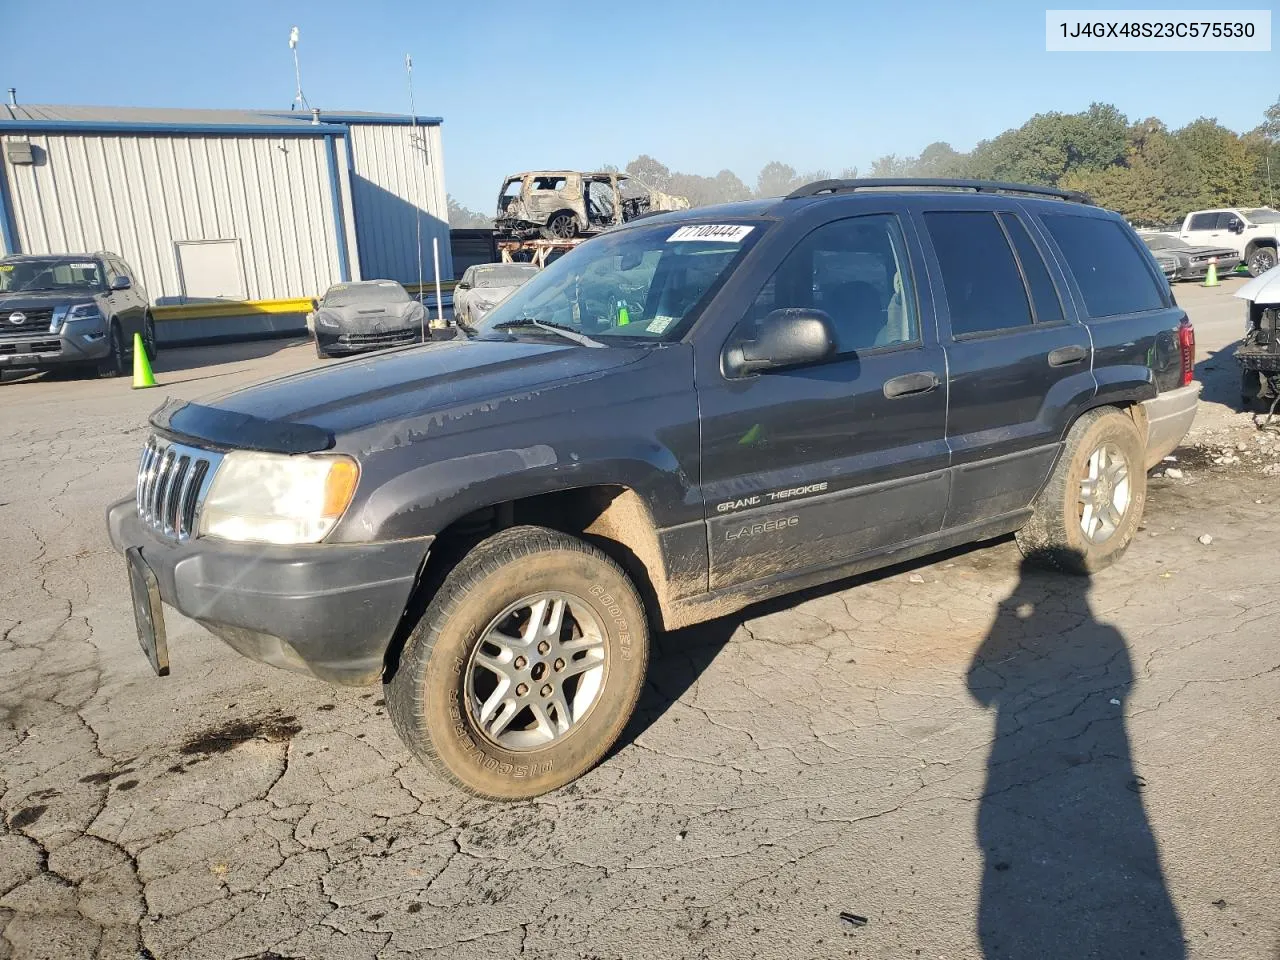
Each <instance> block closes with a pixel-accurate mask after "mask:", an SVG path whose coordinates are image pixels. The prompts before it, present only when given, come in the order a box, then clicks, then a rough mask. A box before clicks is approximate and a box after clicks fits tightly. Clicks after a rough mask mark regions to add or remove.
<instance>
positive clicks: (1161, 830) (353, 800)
mask: <svg viewBox="0 0 1280 960" xmlns="http://www.w3.org/2000/svg"><path fill="white" fill-rule="evenodd" d="M1239 282H1240V281H1238V280H1234V279H1233V280H1230V281H1228V282H1227V283H1226V284H1224V286H1222V287H1219V288H1215V289H1204V288H1201V287H1198V286H1194V285H1181V286H1179V287H1178V288H1177V290H1176V293H1177V296H1178V299H1179V302H1180V303H1182V304H1183V305H1184V306H1185V307H1186V308H1187V309H1188V311H1189V313H1190V314H1191V316H1192V319H1193V320H1194V321H1195V323H1196V326H1197V333H1198V338H1199V356H1200V360H1201V363H1200V365H1199V368H1198V370H1199V375H1200V377H1201V378H1202V379H1203V380H1204V381H1205V382H1206V384H1207V390H1206V395H1205V399H1204V400H1203V401H1202V411H1201V415H1200V419H1199V421H1198V423H1197V426H1196V428H1195V429H1194V431H1193V434H1192V435H1191V437H1190V438H1189V448H1188V449H1184V450H1183V451H1180V452H1179V453H1178V457H1179V461H1178V464H1177V465H1176V470H1175V473H1174V474H1172V475H1161V476H1157V477H1155V478H1153V479H1152V481H1151V490H1150V499H1149V501H1148V504H1147V519H1146V525H1145V528H1144V529H1143V531H1142V532H1141V533H1140V534H1139V537H1138V539H1137V540H1135V542H1134V544H1133V546H1132V548H1131V549H1130V551H1129V553H1128V554H1127V556H1126V557H1125V558H1124V560H1123V561H1122V562H1121V563H1119V564H1118V565H1117V566H1115V567H1113V568H1111V569H1109V570H1107V571H1105V572H1104V573H1102V574H1100V575H1099V576H1097V577H1096V578H1095V579H1094V580H1093V581H1091V582H1090V581H1085V580H1079V579H1071V578H1065V577H1055V576H1049V575H1045V574H1041V573H1038V572H1033V571H1024V570H1022V569H1021V567H1020V563H1019V560H1020V558H1019V554H1018V551H1017V548H1016V546H1015V545H1014V544H1013V542H1012V540H1000V541H996V542H992V543H987V544H984V545H981V546H979V547H976V548H971V549H965V550H961V551H957V552H953V553H950V554H947V555H943V556H939V557H934V558H930V559H929V560H927V561H922V562H917V563H913V564H910V565H907V566H903V567H898V568H894V569H891V570H889V571H887V572H885V573H882V574H876V575H873V576H870V577H866V578H861V579H859V580H857V581H845V582H843V583H839V584H835V585H832V586H831V587H828V588H825V589H823V590H819V591H816V592H810V593H808V594H805V595H803V596H800V597H792V598H786V599H783V600H781V601H775V602H773V603H771V604H769V605H766V606H764V607H755V608H751V609H749V610H748V611H746V612H745V613H744V614H741V615H737V616H734V617H732V618H728V619H724V620H719V621H715V622H712V623H710V624H705V625H702V626H699V627H695V628H691V629H688V630H684V631H680V632H678V633H674V634H669V635H665V636H661V637H659V638H657V640H656V646H655V649H654V655H653V662H652V666H651V680H650V682H649V684H648V686H647V688H646V691H645V694H644V697H643V699H642V701H641V705H640V710H639V712H638V714H637V717H636V719H635V721H634V722H633V724H632V725H631V727H630V728H629V729H628V731H627V732H626V734H625V735H624V736H623V738H622V741H621V742H620V744H619V745H618V747H617V748H616V749H615V751H614V753H613V755H612V756H611V757H610V758H609V759H607V760H606V762H604V763H603V764H602V765H601V766H600V767H598V768H597V769H595V770H594V771H593V772H591V773H590V774H588V775H587V776H586V777H584V778H583V779H582V780H581V781H578V782H577V783H575V784H573V785H571V786H569V787H566V788H564V789H562V790H560V791H558V792H556V793H553V794H551V795H549V796H547V797H544V798H541V799H539V800H537V801H533V802H528V803H519V804H495V803H486V802H481V801H477V800H473V799H469V798H467V797H464V796H462V795H461V794H459V793H457V792H454V791H452V790H450V789H449V788H447V787H445V786H444V785H443V784H441V783H439V782H437V781H436V780H434V779H433V778H432V777H431V776H430V775H428V774H427V773H426V771H425V770H424V769H423V768H421V767H420V766H419V765H417V764H416V763H415V762H414V761H413V760H412V759H411V758H410V756H409V755H408V753H407V752H406V751H405V750H404V749H403V747H402V746H401V744H400V742H399V741H398V740H397V738H396V736H395V734H394V732H393V731H392V729H391V726H390V723H389V721H388V718H387V717H386V714H385V708H384V704H383V700H382V691H381V689H380V688H377V687H371V688H367V689H334V688H331V687H328V686H326V685H324V684H322V683H319V682H317V681H311V680H307V679H303V678H299V677H296V676H293V675H291V674H288V673H285V672H283V671H280V670H276V669H273V668H270V667H267V666H263V665H260V664H257V663H253V662H250V661H248V660H246V659H244V658H242V657H240V656H239V655H237V654H236V653H234V652H233V651H232V650H231V649H230V648H229V647H227V646H225V645H224V644H223V643H222V642H221V641H218V640H216V639H214V638H213V637H212V636H211V635H209V634H208V633H206V632H205V631H204V630H203V629H202V628H200V627H198V626H197V625H195V624H194V623H191V622H190V621H186V620H184V619H182V618H181V617H180V616H178V615H177V614H176V613H174V612H173V611H172V610H170V611H169V620H168V631H169V647H170V656H171V658H172V663H173V674H172V676H170V677H168V678H166V679H157V678H156V677H154V676H153V675H152V673H151V671H150V668H149V667H148V665H147V662H146V660H145V659H144V657H143V655H142V654H141V653H140V651H139V650H138V647H137V641H136V639H135V636H134V626H133V621H132V613H131V611H130V606H129V602H128V589H127V584H126V580H125V573H124V567H123V562H122V561H121V559H120V558H119V557H118V556H117V555H116V554H115V553H114V552H113V551H112V549H111V548H110V546H109V544H108V543H107V540H106V535H105V530H104V524H103V513H104V510H105V508H106V506H107V504H108V503H110V502H112V501H114V500H116V499H118V498H119V497H121V496H124V495H126V494H128V493H129V491H130V490H131V489H132V488H133V485H134V476H135V470H136V466H137V455H138V451H139V449H140V446H141V444H142V442H143V440H144V438H145V437H146V435H147V427H146V415H147V414H148V412H149V411H150V410H151V409H153V408H154V407H156V406H157V405H159V403H160V402H161V401H162V400H163V399H164V398H165V396H166V395H168V396H174V397H185V398H196V397H203V396H208V395H210V394H213V393H216V392H220V391H223V390H228V389H232V388H234V387H236V386H238V385H242V384H245V383H249V382H252V381H256V380H259V379H262V378H265V377H270V376H276V375H280V374H284V373H288V372H291V371H295V370H300V369H305V368H309V367H312V366H315V365H317V364H319V363H322V362H323V361H320V360H317V359H316V357H315V354H314V351H313V350H312V348H311V346H310V344H309V343H307V342H304V341H297V340H293V341H290V340H273V341H260V342H257V343H249V344H237V345H227V346H216V347H202V348H190V349H183V350H171V351H168V352H165V353H162V354H161V356H160V358H159V361H158V363H157V368H156V371H157V378H158V379H159V380H160V382H161V387H160V388H159V389H157V390H149V391H132V390H130V388H129V384H128V381H127V380H83V381H75V380H50V379H48V378H44V377H36V376H32V377H25V378H17V379H15V378H14V377H13V375H12V374H9V375H7V376H6V379H5V382H4V383H3V384H0V409H2V410H3V414H4V415H3V418H2V419H0V571H2V572H0V632H2V636H3V640H2V641H0V717H2V718H3V723H2V724H0V770H2V782H0V790H2V791H3V793H2V794H0V809H2V812H3V818H4V826H3V831H2V833H0V931H2V933H3V938H2V939H0V957H7V956H10V955H13V956H22V957H50V958H59V960H61V958H79V957H127V958H133V957H149V958H182V957H191V958H237V957H260V958H283V957H307V958H316V957H342V958H363V957H375V956H376V957H385V958H392V957H402V956H403V957H429V956H444V957H449V958H470V957H475V958H496V957H515V956H528V957H547V958H552V957H554V958H562V957H571V958H572V957H581V958H589V957H637V958H639V957H644V958H651V957H717V958H719V957H725V958H729V957H735V958H736V957H757V956H758V957H771V958H773V957H795V958H802V957H804V958H807V957H848V956H858V957H885V958H890V957H893V958H898V957H917V956H919V957H927V958H947V960H959V958H971V957H980V956H986V957H996V956H1001V957H1042V958H1043V957H1051V958H1064V960H1065V958H1083V957H1124V958H1130V957H1139V956H1145V957H1152V958H1168V957H1181V956H1192V957H1198V958H1199V957H1203V958H1210V957H1213V958H1218V957H1221V958H1228V957H1230V958H1239V957H1259V958H1280V844H1277V842H1276V840H1277V829H1276V822H1275V795H1276V786H1275V776H1276V771H1277V770H1280V643H1277V639H1276V638H1277V631H1276V623H1277V620H1278V619H1280V595H1278V594H1277V592H1276V589H1275V583H1276V569H1275V565H1274V559H1275V557H1276V555H1277V552H1276V548H1275V544H1276V542H1277V540H1278V539H1280V496H1278V495H1277V484H1280V476H1275V475H1273V474H1275V473H1280V468H1277V469H1276V470H1273V471H1268V467H1270V465H1271V464H1273V463H1276V462H1277V461H1280V432H1277V431H1270V432H1268V433H1260V432H1259V431H1257V430H1255V429H1254V428H1253V426H1252V425H1251V424H1250V422H1249V420H1248V418H1247V417H1245V416H1243V415H1241V414H1238V413H1235V412H1233V411H1232V410H1231V409H1230V408H1229V407H1228V406H1227V404H1231V403H1234V402H1235V400H1236V399H1237V398H1238V390H1237V389H1236V386H1237V383H1238V380H1237V379H1236V373H1235V370H1234V366H1233V363H1232V361H1231V360H1230V357H1229V355H1228V354H1227V353H1221V352H1220V351H1222V350H1223V349H1224V348H1225V347H1227V346H1228V345H1229V344H1230V343H1231V342H1232V341H1233V340H1234V339H1235V338H1236V337H1237V336H1238V335H1239V333H1240V329H1241V325H1242V319H1241V318H1242V307H1241V306H1240V303H1239V301H1236V300H1233V299H1231V297H1230V296H1229V294H1230V291H1231V290H1232V289H1235V288H1236V287H1237V286H1238V285H1239ZM1260 437H1263V438H1264V439H1259V438H1260ZM1270 437H1275V438H1276V439H1275V441H1272V440H1271V439H1270ZM1224 451H1226V452H1225V453H1224ZM1215 460H1217V461H1224V462H1221V463H1215ZM1120 864H1123V865H1124V867H1123V869H1122V868H1121V866H1119V865H1120ZM1135 864H1136V865H1137V867H1138V868H1137V869H1135ZM842 914H843V915H844V916H843V917H842Z"/></svg>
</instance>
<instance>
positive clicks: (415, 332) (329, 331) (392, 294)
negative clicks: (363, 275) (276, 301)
mask: <svg viewBox="0 0 1280 960" xmlns="http://www.w3.org/2000/svg"><path fill="white" fill-rule="evenodd" d="M307 326H308V327H310V328H311V334H312V336H313V337H314V338H315V343H316V354H317V355H318V356H321V357H331V356H335V355H338V354H348V353H361V352H363V351H365V350H378V349H380V348H382V347H394V346H399V345H401V344H405V343H414V342H417V341H420V340H430V339H431V330H430V329H429V328H428V327H427V325H426V310H425V309H424V308H423V306H422V304H421V303H419V302H418V301H417V300H414V299H413V298H412V297H410V296H409V294H408V292H407V291H406V290H405V288H404V287H402V286H400V284H398V283H396V282H395V281H394V280H364V281H356V282H354V283H336V284H334V285H333V286H332V287H330V288H329V289H328V291H326V292H325V295H324V298H323V299H322V300H320V301H319V302H318V303H317V304H316V308H315V310H314V311H313V312H312V313H311V315H310V316H308V317H307Z"/></svg>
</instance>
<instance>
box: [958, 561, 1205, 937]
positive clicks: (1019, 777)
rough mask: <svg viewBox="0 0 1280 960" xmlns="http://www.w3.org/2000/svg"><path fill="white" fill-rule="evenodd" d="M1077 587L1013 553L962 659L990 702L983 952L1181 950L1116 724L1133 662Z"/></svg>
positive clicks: (1081, 582)
mask: <svg viewBox="0 0 1280 960" xmlns="http://www.w3.org/2000/svg"><path fill="white" fill-rule="evenodd" d="M1088 589H1089V580H1088V579H1087V578H1083V577H1067V576H1055V575H1053V574H1047V573H1044V572H1042V571H1041V570H1039V569H1038V568H1037V567H1035V566H1034V565H1032V564H1030V563H1028V562H1027V561H1024V562H1023V566H1022V569H1021V575H1020V579H1019V582H1018V585H1017V586H1016V587H1015V588H1014V591H1013V593H1012V594H1011V595H1010V596H1009V597H1008V598H1007V599H1006V600H1004V601H1002V602H1001V603H1000V606H999V609H998V611H997V615H996V619H995V622H994V624H993V625H992V628H991V631H990V633H989V634H988V635H987V637H986V639H985V641H984V642H983V644H982V646H981V648H980V649H979V650H978V652H977V654H976V655H975V656H974V659H973V662H972V664H971V665H970V668H969V673H968V686H969V691H970V693H971V694H972V696H973V697H974V698H975V699H976V700H977V701H978V702H979V703H981V704H983V705H985V706H988V707H991V708H992V709H994V710H995V711H996V725H995V735H994V739H993V741H992V744H991V753H990V756H989V758H988V762H987V780H986V786H985V789H984V790H983V794H982V799H981V802H980V806H979V810H978V817H977V840H978V845H979V846H980V847H981V849H982V853H983V857H984V864H983V873H982V891H981V901H980V904H979V910H978V938H979V941H980V942H981V944H982V949H983V954H984V956H985V957H987V958H988V960H993V958H996V957H999V958H1024V957H1025V958H1038V960H1057V958H1061V960H1084V958H1091V957H1096V958H1104V957H1105V958H1112V957H1114V958H1125V960H1128V958H1137V957H1151V958H1159V960H1178V958H1182V957H1185V956H1186V948H1185V944H1184V941H1183V935H1182V925H1181V922H1180V921H1179V918H1178V915H1177V911H1176V910H1175V909H1174V906H1173V902H1172V900H1171V898H1170V895H1169V891H1168V888H1167V885H1166V883H1165V878H1164V873H1163V871H1162V869H1161V865H1160V853H1159V850H1158V848H1157V845H1156V840H1155V836H1154V835H1153V833H1152V830H1151V825H1150V823H1149V821H1148V818H1147V812H1146V808H1145V805H1144V803H1143V799H1142V791H1143V789H1144V788H1145V786H1146V783H1145V780H1144V779H1143V778H1142V777H1140V776H1139V775H1138V774H1137V773H1136V772H1135V770H1134V767H1133V760H1132V756H1131V753H1130V747H1129V736H1128V732H1127V730H1126V726H1125V706H1124V704H1125V700H1126V697H1127V695H1128V692H1129V689H1130V687H1131V686H1132V683H1133V679H1134V676H1133V664H1132V661H1131V660H1130V657H1129V651H1128V647H1127V645H1126V643H1125V640H1124V636H1123V635H1122V634H1121V633H1120V631H1118V630H1117V629H1116V628H1115V627H1113V626H1111V625H1109V624H1105V623H1100V622H1098V621H1097V620H1096V619H1095V618H1094V616H1093V613H1092V611H1091V609H1090V607H1089V602H1088V599H1087V593H1088Z"/></svg>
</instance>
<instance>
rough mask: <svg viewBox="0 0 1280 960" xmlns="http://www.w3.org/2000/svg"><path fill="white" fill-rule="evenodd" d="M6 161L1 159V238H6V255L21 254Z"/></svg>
mask: <svg viewBox="0 0 1280 960" xmlns="http://www.w3.org/2000/svg"><path fill="white" fill-rule="evenodd" d="M4 168H5V161H4V159H3V158H2V157H0V237H3V238H4V252H5V255H6V256H8V255H11V254H15V253H21V252H22V249H21V248H20V247H19V246H18V218H17V217H15V216H14V215H13V200H12V198H11V195H10V193H9V175H8V174H7V173H6V172H5V169H4Z"/></svg>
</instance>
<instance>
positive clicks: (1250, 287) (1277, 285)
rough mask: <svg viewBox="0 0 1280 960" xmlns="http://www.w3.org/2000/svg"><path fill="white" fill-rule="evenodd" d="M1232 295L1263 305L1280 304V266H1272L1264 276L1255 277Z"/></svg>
mask: <svg viewBox="0 0 1280 960" xmlns="http://www.w3.org/2000/svg"><path fill="white" fill-rule="evenodd" d="M1232 296H1235V297H1239V298H1240V299H1241V300H1251V301H1252V302H1254V303H1259V304H1262V305H1263V306H1274V305H1276V304H1280V267H1272V268H1271V269H1270V270H1268V271H1267V272H1266V273H1264V274H1263V275H1262V276H1260V277H1254V278H1253V279H1252V280H1250V281H1249V282H1248V283H1246V284H1245V285H1244V286H1243V287H1241V288H1240V289H1239V290H1237V291H1236V292H1235V293H1234V294H1232Z"/></svg>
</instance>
